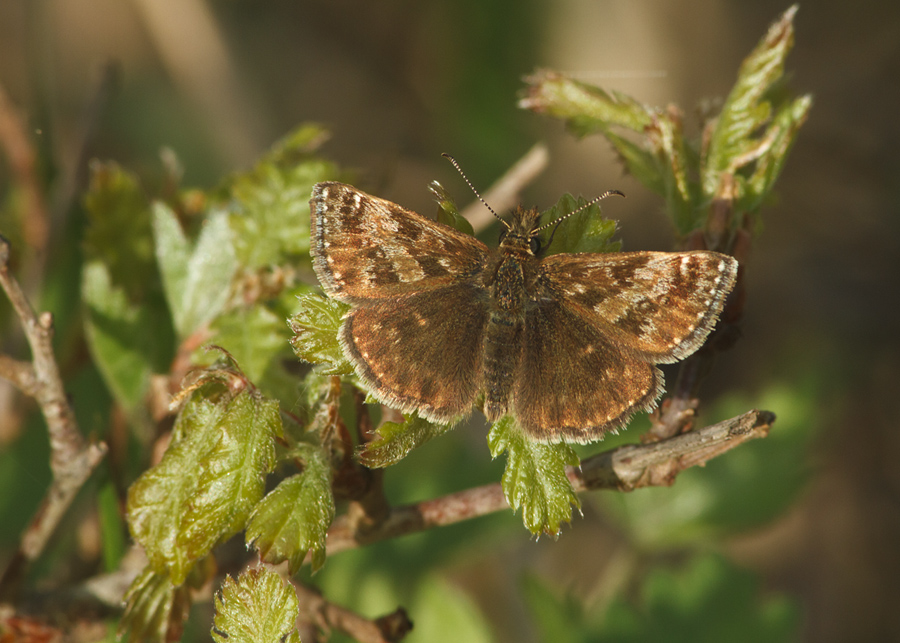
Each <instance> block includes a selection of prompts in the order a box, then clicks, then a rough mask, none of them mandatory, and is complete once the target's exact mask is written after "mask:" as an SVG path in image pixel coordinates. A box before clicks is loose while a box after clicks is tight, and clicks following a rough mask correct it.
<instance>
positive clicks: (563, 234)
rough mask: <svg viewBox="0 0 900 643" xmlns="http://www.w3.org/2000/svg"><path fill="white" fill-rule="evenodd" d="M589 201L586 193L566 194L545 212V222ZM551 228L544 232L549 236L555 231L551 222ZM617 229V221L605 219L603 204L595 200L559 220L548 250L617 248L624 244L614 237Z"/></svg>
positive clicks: (550, 253) (578, 250) (554, 219)
mask: <svg viewBox="0 0 900 643" xmlns="http://www.w3.org/2000/svg"><path fill="white" fill-rule="evenodd" d="M611 198H612V197H611ZM587 203H588V199H584V198H582V197H578V198H577V199H576V198H574V197H573V196H572V195H570V194H564V195H562V197H560V199H559V201H558V202H557V203H556V205H554V206H553V207H551V208H550V209H549V210H547V211H546V212H543V213H542V214H541V222H542V223H543V224H546V223H549V222H550V221H556V220H557V219H559V218H561V217H565V216H567V215H568V214H569V213H571V212H575V211H576V210H578V209H580V208H582V207H584V206H585V205H586V204H587ZM547 230H549V231H550V232H546V231H545V232H544V233H543V234H545V235H547V236H548V237H549V235H550V234H553V232H552V231H553V230H554V227H553V226H551V227H550V228H548V229H547ZM615 232H616V222H615V221H613V220H611V219H605V218H604V217H603V214H602V212H601V210H600V204H599V203H595V204H594V205H592V206H591V207H589V208H587V209H585V210H582V211H581V212H579V213H578V214H575V215H572V216H570V217H569V218H568V219H566V220H565V221H564V222H562V223H560V224H559V227H558V228H556V233H555V234H553V241H552V242H551V243H550V245H549V246H548V247H547V251H546V253H547V254H548V255H552V254H557V253H560V252H616V251H617V250H619V249H620V248H621V245H622V244H621V243H620V242H618V241H613V240H612V236H613V234H615Z"/></svg>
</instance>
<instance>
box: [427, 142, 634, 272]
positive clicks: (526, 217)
mask: <svg viewBox="0 0 900 643" xmlns="http://www.w3.org/2000/svg"><path fill="white" fill-rule="evenodd" d="M441 156H443V157H444V158H446V159H448V160H449V161H450V162H451V163H452V164H453V167H455V168H456V170H457V171H458V172H459V174H460V176H462V177H463V179H464V180H465V182H466V183H467V184H468V185H469V188H471V190H472V192H474V193H475V196H477V197H478V200H479V201H481V202H482V203H483V204H484V207H486V208H487V209H488V210H490V212H491V214H493V215H494V217H495V218H497V219H498V220H499V221H500V223H502V224H503V227H504V230H503V231H502V232H501V233H500V247H501V248H503V249H505V250H512V251H515V252H525V253H527V254H529V255H531V256H533V257H536V256H537V255H538V254H540V252H541V250H542V249H544V248H547V247H548V246H549V245H550V243H551V242H552V241H553V236H554V235H555V234H556V231H557V229H558V228H559V224H560V223H562V222H563V221H565V220H566V219H568V218H569V217H570V216H572V215H573V214H578V213H579V212H583V211H584V210H587V209H588V208H589V207H591V206H592V205H594V204H595V203H597V202H598V201H601V200H603V199H605V198H606V197H608V196H613V195H615V196H621V197H624V196H625V195H624V194H622V193H621V192H619V191H618V190H608V191H606V192H604V193H603V194H601V195H600V196H598V197H595V198H594V199H591V200H590V201H589V202H587V203H585V204H584V205H583V206H581V207H580V208H578V209H577V210H573V211H572V212H569V213H568V214H564V215H563V216H561V217H558V218H556V219H554V220H553V221H551V222H550V223H545V224H544V225H538V219H540V217H541V215H540V213H539V212H538V211H537V209H536V208H530V209H527V210H526V209H525V208H523V207H521V206H519V207H518V208H516V211H515V212H514V213H513V216H512V221H506V220H505V219H502V218H501V217H500V215H499V214H497V213H496V212H494V208H492V207H491V206H490V205H488V203H487V201H485V200H484V199H483V198H481V195H480V194H479V193H478V190H476V189H475V186H474V185H472V182H471V181H469V177H467V176H466V173H465V172H463V171H462V168H461V167H460V166H459V163H457V162H456V159H454V158H453V157H452V156H450V155H449V154H442V155H441ZM550 226H553V232H551V233H550V238H549V239H547V242H546V243H544V244H542V243H541V240H540V238H539V237H538V233H539V232H540V231H541V230H544V229H546V228H549V227H550Z"/></svg>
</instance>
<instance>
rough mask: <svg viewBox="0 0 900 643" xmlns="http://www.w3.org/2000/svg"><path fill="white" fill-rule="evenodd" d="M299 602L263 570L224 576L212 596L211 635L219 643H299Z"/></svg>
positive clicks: (249, 570) (290, 591)
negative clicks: (220, 586) (213, 624)
mask: <svg viewBox="0 0 900 643" xmlns="http://www.w3.org/2000/svg"><path fill="white" fill-rule="evenodd" d="M299 613H300V602H299V601H298V600H297V594H296V593H295V592H294V590H293V589H292V588H291V586H290V585H286V584H285V582H284V580H282V578H281V576H279V575H278V574H276V573H275V572H272V571H269V570H268V569H265V568H264V567H258V568H256V569H248V570H247V571H245V572H244V573H242V574H241V575H240V576H238V579H237V580H234V579H233V578H231V576H228V577H226V578H225V583H224V585H223V587H222V591H221V592H220V593H219V594H217V595H216V616H215V620H214V623H215V626H214V627H213V628H212V631H211V634H212V637H213V639H214V640H216V641H220V642H221V643H269V642H271V643H276V642H277V643H300V635H299V633H298V632H297V630H296V629H295V625H294V622H295V621H296V620H297V616H298V615H299Z"/></svg>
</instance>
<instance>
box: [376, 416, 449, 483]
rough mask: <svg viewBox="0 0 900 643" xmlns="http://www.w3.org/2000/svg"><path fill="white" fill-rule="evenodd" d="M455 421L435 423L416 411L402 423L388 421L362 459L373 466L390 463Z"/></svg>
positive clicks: (379, 466) (407, 453) (447, 429)
mask: <svg viewBox="0 0 900 643" xmlns="http://www.w3.org/2000/svg"><path fill="white" fill-rule="evenodd" d="M451 428H453V425H452V424H434V423H433V422H429V421H428V420H424V419H422V418H420V417H419V416H418V415H417V414H415V413H413V414H411V415H410V416H408V417H407V418H405V419H404V421H403V423H397V422H385V423H384V424H382V425H381V426H380V427H378V437H377V438H376V439H374V440H372V441H371V442H369V443H367V444H366V446H365V448H364V449H363V450H362V451H360V453H359V460H360V462H362V463H363V464H364V465H366V466H367V467H369V468H370V469H380V468H384V467H389V466H391V465H393V464H396V463H397V462H400V460H402V459H403V458H405V457H406V456H407V455H409V453H410V451H412V450H413V449H416V448H418V447H420V446H422V445H423V444H425V443H426V442H428V441H429V440H431V439H432V438H436V437H438V436H439V435H443V434H444V433H446V432H447V431H449V430H450V429H451Z"/></svg>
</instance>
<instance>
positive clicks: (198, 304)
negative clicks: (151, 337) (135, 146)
mask: <svg viewBox="0 0 900 643" xmlns="http://www.w3.org/2000/svg"><path fill="white" fill-rule="evenodd" d="M153 232H154V236H155V239H156V258H157V261H158V263H159V270H160V273H161V274H162V278H163V286H164V287H165V292H166V299H167V300H168V302H169V308H170V309H171V311H172V319H173V321H174V324H175V330H176V331H177V332H178V335H179V337H182V338H184V337H187V336H188V335H190V334H191V333H193V332H194V331H195V330H197V329H198V328H199V327H200V326H201V325H203V324H204V323H206V322H209V321H211V320H212V319H213V318H215V316H216V315H218V314H219V313H220V312H221V311H222V309H223V308H224V306H225V303H226V302H227V301H228V296H229V293H230V287H231V279H232V276H233V275H234V271H235V269H236V268H237V262H236V259H235V255H234V247H233V245H232V233H231V229H230V228H229V227H228V221H227V217H226V215H225V214H224V213H222V212H219V213H213V214H211V215H209V216H208V218H207V220H206V221H205V222H204V225H203V227H202V228H201V230H200V234H199V236H198V237H197V240H196V242H191V241H190V240H189V239H188V238H187V237H186V236H185V234H184V231H183V230H182V229H181V225H180V224H179V223H178V219H177V217H176V216H175V213H174V212H172V210H171V208H169V206H167V205H166V204H164V203H156V204H155V205H154V208H153Z"/></svg>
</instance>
